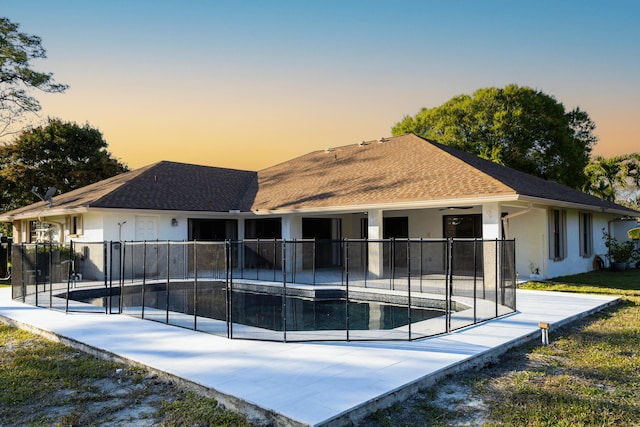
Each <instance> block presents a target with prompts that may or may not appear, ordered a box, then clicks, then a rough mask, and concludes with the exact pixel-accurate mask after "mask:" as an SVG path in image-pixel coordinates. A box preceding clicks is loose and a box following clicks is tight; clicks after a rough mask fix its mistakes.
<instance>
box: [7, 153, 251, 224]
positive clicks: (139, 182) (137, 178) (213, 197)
mask: <svg viewBox="0 0 640 427" xmlns="http://www.w3.org/2000/svg"><path fill="white" fill-rule="evenodd" d="M256 175H257V174H256V172H251V171H243V170H235V169H224V168H216V167H209V166H198V165H191V164H185V163H176V162H168V161H161V162H158V163H154V164H151V165H149V166H145V167H142V168H139V169H136V170H134V171H131V172H126V173H123V174H120V175H116V176H114V177H111V178H108V179H105V180H102V181H99V182H96V183H94V184H91V185H87V186H85V187H82V188H79V189H77V190H73V191H70V192H68V193H64V194H61V195H59V196H56V197H54V208H53V209H51V210H48V211H49V212H48V213H56V212H63V211H70V210H71V211H72V210H77V209H80V208H106V209H150V210H176V211H202V212H229V211H230V210H245V211H246V210H249V209H250V208H251V205H250V204H249V205H242V201H243V200H244V195H245V193H246V192H247V188H251V187H252V182H255V181H256V179H257V177H256ZM42 207H43V203H42V202H39V203H34V204H32V205H29V206H25V207H23V208H20V209H16V210H13V211H11V212H8V213H6V214H4V215H2V217H0V218H11V217H16V216H24V215H27V214H33V212H35V211H42Z"/></svg>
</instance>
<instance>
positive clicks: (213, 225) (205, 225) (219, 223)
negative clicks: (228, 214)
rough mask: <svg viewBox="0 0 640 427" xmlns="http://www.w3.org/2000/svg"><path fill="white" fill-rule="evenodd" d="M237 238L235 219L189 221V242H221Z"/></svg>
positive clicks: (236, 222)
mask: <svg viewBox="0 0 640 427" xmlns="http://www.w3.org/2000/svg"><path fill="white" fill-rule="evenodd" d="M237 238H238V221H236V220H235V219H189V240H204V241H211V242H222V241H224V240H227V239H229V240H236V239H237Z"/></svg>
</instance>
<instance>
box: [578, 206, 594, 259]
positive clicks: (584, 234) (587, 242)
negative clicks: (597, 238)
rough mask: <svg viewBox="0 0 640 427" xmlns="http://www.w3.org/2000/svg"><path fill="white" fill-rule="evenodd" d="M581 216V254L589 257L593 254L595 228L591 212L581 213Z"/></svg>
mask: <svg viewBox="0 0 640 427" xmlns="http://www.w3.org/2000/svg"><path fill="white" fill-rule="evenodd" d="M579 217H580V256H581V257H583V258H589V257H590V256H591V255H592V254H593V230H592V226H591V214H589V213H581V214H580V215H579Z"/></svg>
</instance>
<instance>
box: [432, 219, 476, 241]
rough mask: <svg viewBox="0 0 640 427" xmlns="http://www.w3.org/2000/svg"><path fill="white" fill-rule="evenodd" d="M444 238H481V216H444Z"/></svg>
mask: <svg viewBox="0 0 640 427" xmlns="http://www.w3.org/2000/svg"><path fill="white" fill-rule="evenodd" d="M442 227H443V235H444V237H447V238H448V237H456V238H474V237H482V215H481V214H471V215H444V216H443V217H442Z"/></svg>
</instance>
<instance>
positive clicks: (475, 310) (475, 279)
mask: <svg viewBox="0 0 640 427" xmlns="http://www.w3.org/2000/svg"><path fill="white" fill-rule="evenodd" d="M477 292H478V238H477V237H476V238H474V239H473V323H474V324H475V323H476V322H477V319H478V302H477V300H476V293H477Z"/></svg>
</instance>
